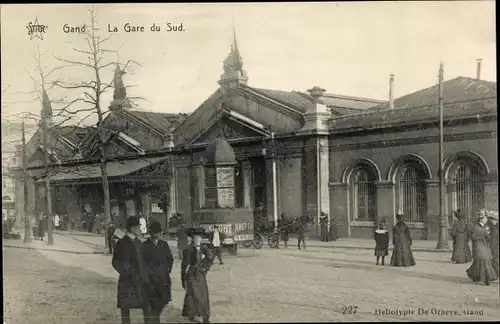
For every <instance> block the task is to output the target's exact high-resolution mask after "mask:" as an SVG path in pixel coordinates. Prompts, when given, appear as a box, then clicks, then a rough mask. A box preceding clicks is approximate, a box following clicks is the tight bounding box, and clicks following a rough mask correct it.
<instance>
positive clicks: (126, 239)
mask: <svg viewBox="0 0 500 324" xmlns="http://www.w3.org/2000/svg"><path fill="white" fill-rule="evenodd" d="M126 227H127V233H126V234H125V235H124V236H123V237H122V238H121V239H120V240H119V241H118V242H117V243H116V248H115V251H114V254H113V261H112V265H113V268H114V269H115V270H116V271H117V272H118V273H119V274H120V277H119V279H118V293H117V306H118V308H120V310H121V317H122V324H130V310H131V309H142V310H143V315H144V322H145V323H148V320H149V319H148V307H147V299H146V298H147V294H148V291H149V290H150V286H151V283H150V282H149V274H148V272H147V267H146V265H145V264H144V259H143V252H142V250H143V249H142V243H144V242H145V239H144V238H143V237H142V236H141V234H140V223H139V219H138V218H137V217H129V218H128V219H127V225H126Z"/></svg>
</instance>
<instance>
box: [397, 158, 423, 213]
mask: <svg viewBox="0 0 500 324" xmlns="http://www.w3.org/2000/svg"><path fill="white" fill-rule="evenodd" d="M399 213H402V214H403V215H404V220H405V221H406V222H425V221H426V216H427V189H426V183H425V177H424V176H423V174H422V172H419V170H418V168H417V166H414V165H409V166H407V167H406V168H405V170H404V171H403V173H402V174H401V178H400V180H399Z"/></svg>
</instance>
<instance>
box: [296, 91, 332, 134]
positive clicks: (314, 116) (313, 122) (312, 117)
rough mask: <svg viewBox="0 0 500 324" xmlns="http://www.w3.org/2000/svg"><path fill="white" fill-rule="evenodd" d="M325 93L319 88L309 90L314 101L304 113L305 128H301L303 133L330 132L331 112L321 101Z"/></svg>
mask: <svg viewBox="0 0 500 324" xmlns="http://www.w3.org/2000/svg"><path fill="white" fill-rule="evenodd" d="M325 91H326V90H325V89H323V88H321V87H318V86H314V87H313V88H312V89H309V90H307V92H309V95H310V96H311V97H313V99H314V100H313V102H311V104H310V105H309V107H308V108H307V110H306V112H305V113H304V126H303V127H302V128H301V130H300V131H301V132H328V125H327V120H328V118H330V116H331V112H330V111H329V110H328V108H327V107H326V105H325V104H324V103H323V101H321V97H322V96H323V95H324V93H325Z"/></svg>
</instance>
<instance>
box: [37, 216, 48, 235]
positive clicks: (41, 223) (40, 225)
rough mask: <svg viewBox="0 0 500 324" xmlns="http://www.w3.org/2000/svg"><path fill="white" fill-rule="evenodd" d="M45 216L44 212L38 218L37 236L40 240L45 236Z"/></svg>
mask: <svg viewBox="0 0 500 324" xmlns="http://www.w3.org/2000/svg"><path fill="white" fill-rule="evenodd" d="M46 219H47V218H46V217H45V215H44V214H42V215H41V216H40V219H39V220H38V233H37V234H38V235H37V236H38V238H39V239H40V241H43V238H44V237H45V223H46Z"/></svg>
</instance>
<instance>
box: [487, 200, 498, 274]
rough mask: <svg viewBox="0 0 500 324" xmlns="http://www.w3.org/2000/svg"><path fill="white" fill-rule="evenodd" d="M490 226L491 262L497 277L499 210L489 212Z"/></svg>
mask: <svg viewBox="0 0 500 324" xmlns="http://www.w3.org/2000/svg"><path fill="white" fill-rule="evenodd" d="M488 220H489V223H490V224H489V225H488V226H489V228H490V250H491V264H492V266H493V269H495V273H496V275H497V277H498V276H499V274H498V268H499V266H498V212H497V211H493V210H490V211H489V213H488Z"/></svg>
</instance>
